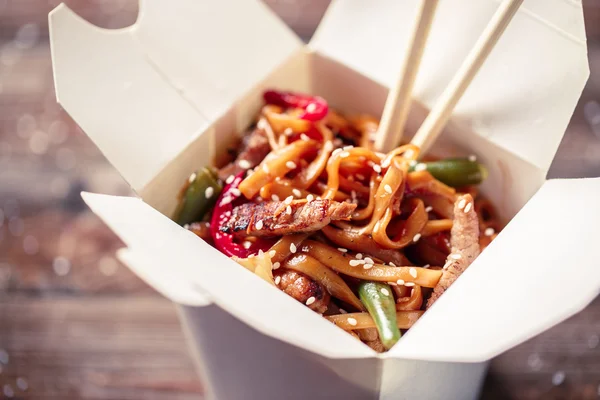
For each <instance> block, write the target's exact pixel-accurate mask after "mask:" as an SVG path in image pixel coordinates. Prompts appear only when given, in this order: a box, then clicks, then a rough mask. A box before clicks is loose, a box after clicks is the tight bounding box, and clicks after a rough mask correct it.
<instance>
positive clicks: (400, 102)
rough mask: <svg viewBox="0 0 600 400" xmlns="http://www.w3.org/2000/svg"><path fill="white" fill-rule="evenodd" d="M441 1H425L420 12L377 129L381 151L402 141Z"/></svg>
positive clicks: (423, 0)
mask: <svg viewBox="0 0 600 400" xmlns="http://www.w3.org/2000/svg"><path fill="white" fill-rule="evenodd" d="M437 5H438V0H422V1H421V4H420V7H419V9H418V11H417V23H416V24H415V26H414V28H413V32H412V37H411V38H410V42H409V48H408V53H407V55H406V57H405V59H404V64H403V65H402V69H401V71H400V74H399V75H398V78H397V80H396V82H395V84H394V85H393V86H392V87H390V92H389V93H388V97H387V100H386V102H385V107H384V109H383V115H382V116H381V122H380V124H379V129H378V131H377V136H376V140H375V148H376V149H377V151H381V152H385V153H387V152H388V151H391V150H392V149H394V148H395V147H397V146H398V145H399V144H400V141H401V140H402V133H403V132H404V125H405V124H406V118H407V117H408V112H409V111H410V103H411V94H412V89H413V86H414V83H415V79H416V77H417V72H418V70H419V65H420V64H421V58H422V56H423V51H424V49H425V43H427V37H428V36H429V31H430V30H431V22H432V21H433V16H434V14H435V9H436V7H437Z"/></svg>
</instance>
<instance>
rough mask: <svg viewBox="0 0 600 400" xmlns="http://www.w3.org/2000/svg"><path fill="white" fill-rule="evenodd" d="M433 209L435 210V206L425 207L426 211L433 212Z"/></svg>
mask: <svg viewBox="0 0 600 400" xmlns="http://www.w3.org/2000/svg"><path fill="white" fill-rule="evenodd" d="M432 211H433V207H431V206H427V207H425V212H432Z"/></svg>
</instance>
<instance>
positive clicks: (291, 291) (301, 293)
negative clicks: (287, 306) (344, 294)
mask: <svg viewBox="0 0 600 400" xmlns="http://www.w3.org/2000/svg"><path fill="white" fill-rule="evenodd" d="M273 277H274V278H275V282H276V285H277V287H278V288H279V289H281V290H282V291H283V292H285V293H286V294H288V295H289V296H291V297H293V298H294V299H296V300H298V301H299V302H300V303H302V304H305V305H307V306H308V307H309V308H310V309H311V310H313V311H316V312H318V313H319V314H323V313H324V312H325V311H326V310H327V306H328V305H329V300H330V299H331V296H330V295H329V293H328V292H327V290H325V288H324V287H323V286H322V285H321V284H320V283H318V282H317V281H315V280H313V279H311V278H309V277H308V276H306V275H304V274H302V273H300V272H296V271H290V270H285V269H283V268H280V269H278V270H275V271H273ZM278 277H279V278H278ZM311 297H312V299H311Z"/></svg>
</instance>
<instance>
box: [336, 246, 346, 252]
mask: <svg viewBox="0 0 600 400" xmlns="http://www.w3.org/2000/svg"><path fill="white" fill-rule="evenodd" d="M338 250H339V251H341V252H342V253H347V252H348V249H345V248H343V247H338Z"/></svg>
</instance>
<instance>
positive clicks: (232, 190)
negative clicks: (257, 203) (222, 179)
mask: <svg viewBox="0 0 600 400" xmlns="http://www.w3.org/2000/svg"><path fill="white" fill-rule="evenodd" d="M229 193H231V194H232V195H234V196H236V197H239V196H241V195H242V192H240V189H238V188H231V190H229Z"/></svg>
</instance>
